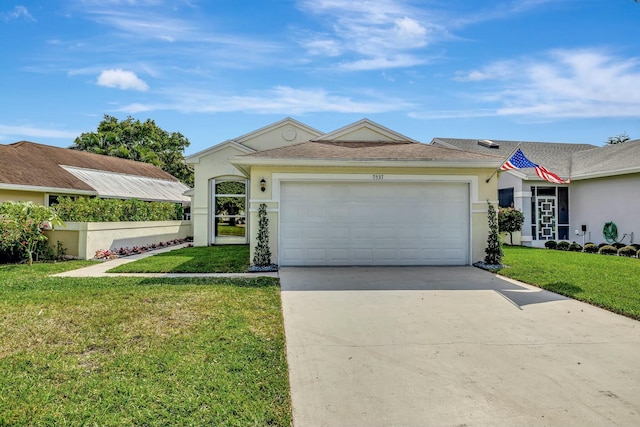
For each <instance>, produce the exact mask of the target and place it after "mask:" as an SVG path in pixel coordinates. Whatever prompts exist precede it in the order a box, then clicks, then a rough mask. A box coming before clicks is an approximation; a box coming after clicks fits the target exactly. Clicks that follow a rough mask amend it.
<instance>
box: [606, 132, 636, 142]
mask: <svg viewBox="0 0 640 427" xmlns="http://www.w3.org/2000/svg"><path fill="white" fill-rule="evenodd" d="M630 139H631V138H630V137H629V135H627V133H626V132H623V133H621V134H619V135H616V136H610V137H609V138H607V144H609V145H614V144H621V143H623V142H627V141H629V140H630Z"/></svg>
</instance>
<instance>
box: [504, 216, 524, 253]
mask: <svg viewBox="0 0 640 427" xmlns="http://www.w3.org/2000/svg"><path fill="white" fill-rule="evenodd" d="M523 223H524V214H523V213H522V212H520V211H519V210H517V209H513V208H500V210H499V211H498V229H499V231H500V232H503V231H504V232H507V233H509V237H510V238H511V244H512V245H513V233H514V232H515V231H520V230H522V224H523Z"/></svg>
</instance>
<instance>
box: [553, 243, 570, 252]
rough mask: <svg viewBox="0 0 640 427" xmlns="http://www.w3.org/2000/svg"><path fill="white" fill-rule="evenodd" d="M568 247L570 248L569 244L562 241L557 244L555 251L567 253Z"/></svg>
mask: <svg viewBox="0 0 640 427" xmlns="http://www.w3.org/2000/svg"><path fill="white" fill-rule="evenodd" d="M570 246H571V243H569V242H566V241H562V242H558V245H557V246H556V249H558V250H561V251H568V250H569V247H570Z"/></svg>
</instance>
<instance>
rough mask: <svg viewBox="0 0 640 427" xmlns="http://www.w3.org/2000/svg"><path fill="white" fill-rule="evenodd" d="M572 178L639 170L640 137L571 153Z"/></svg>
mask: <svg viewBox="0 0 640 427" xmlns="http://www.w3.org/2000/svg"><path fill="white" fill-rule="evenodd" d="M572 160H573V163H572V170H571V173H572V175H573V178H576V179H580V178H595V177H599V176H611V175H620V174H624V173H633V172H640V139H636V140H633V141H627V142H623V143H620V144H611V145H605V146H604V147H597V148H593V149H591V150H584V151H580V152H577V153H574V154H573V158H572Z"/></svg>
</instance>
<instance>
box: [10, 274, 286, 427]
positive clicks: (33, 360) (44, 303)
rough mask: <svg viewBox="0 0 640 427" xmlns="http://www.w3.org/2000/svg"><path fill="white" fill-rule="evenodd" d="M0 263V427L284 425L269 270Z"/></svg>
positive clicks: (280, 344)
mask: <svg viewBox="0 0 640 427" xmlns="http://www.w3.org/2000/svg"><path fill="white" fill-rule="evenodd" d="M89 264H92V263H91V262H87V261H69V262H66V263H57V264H34V266H33V267H32V268H28V267H27V266H18V265H6V266H0V319H3V322H2V333H0V354H1V355H2V359H1V360H2V363H0V396H1V397H0V425H2V426H5V425H6V426H94V425H95V426H97V425H100V426H289V425H291V405H290V395H289V388H288V381H287V379H288V375H287V361H286V352H285V336H284V330H283V326H282V310H281V299H280V287H279V285H278V280H277V279H275V278H265V277H260V278H258V277H256V278H249V279H237V278H236V279H231V278H166V277H165V278H149V277H144V278H140V277H118V278H113V277H108V278H56V277H49V275H50V274H53V273H57V272H61V271H62V270H66V269H69V268H70V267H71V268H73V267H75V268H78V267H79V266H82V265H89Z"/></svg>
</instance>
